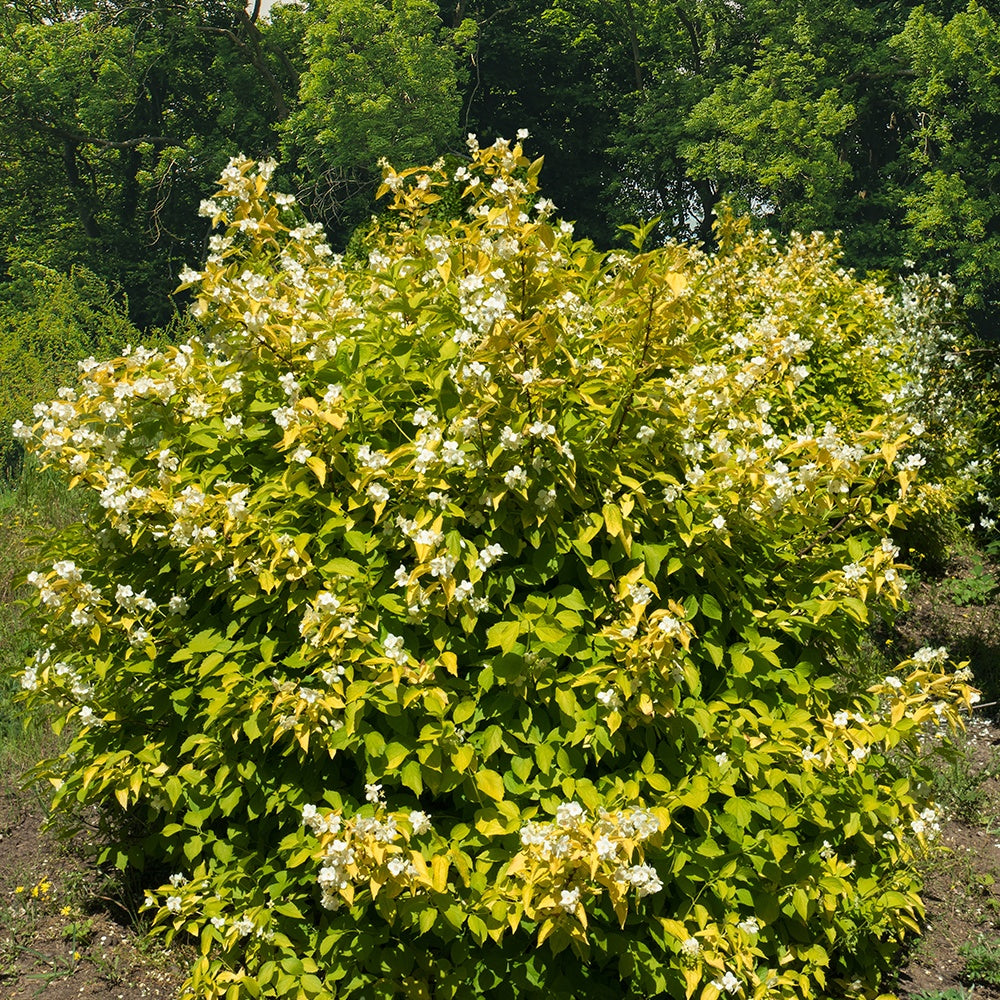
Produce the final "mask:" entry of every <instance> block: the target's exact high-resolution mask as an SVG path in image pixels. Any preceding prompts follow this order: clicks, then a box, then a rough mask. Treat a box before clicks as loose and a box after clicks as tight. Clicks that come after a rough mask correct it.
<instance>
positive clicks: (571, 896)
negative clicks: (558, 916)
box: [559, 889, 580, 913]
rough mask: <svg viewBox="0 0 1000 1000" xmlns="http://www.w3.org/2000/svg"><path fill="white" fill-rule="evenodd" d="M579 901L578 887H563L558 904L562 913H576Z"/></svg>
mask: <svg viewBox="0 0 1000 1000" xmlns="http://www.w3.org/2000/svg"><path fill="white" fill-rule="evenodd" d="M579 902H580V890H579V889H563V891H562V894H561V895H560V897H559V906H560V908H561V909H562V910H563V912H564V913H576V908H577V905H578V904H579Z"/></svg>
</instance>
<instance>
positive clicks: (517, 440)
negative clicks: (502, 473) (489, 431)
mask: <svg viewBox="0 0 1000 1000" xmlns="http://www.w3.org/2000/svg"><path fill="white" fill-rule="evenodd" d="M521 443H522V439H521V435H520V434H518V433H517V431H516V430H514V428H513V427H504V428H502V429H501V431H500V447H501V448H504V449H505V450H507V451H514V450H515V449H516V448H520V447H521ZM518 468H519V466H518Z"/></svg>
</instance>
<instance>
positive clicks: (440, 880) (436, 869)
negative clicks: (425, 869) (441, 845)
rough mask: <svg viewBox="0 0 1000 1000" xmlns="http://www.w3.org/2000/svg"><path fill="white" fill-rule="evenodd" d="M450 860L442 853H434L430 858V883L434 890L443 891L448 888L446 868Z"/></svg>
mask: <svg viewBox="0 0 1000 1000" xmlns="http://www.w3.org/2000/svg"><path fill="white" fill-rule="evenodd" d="M450 864H451V862H450V861H449V860H448V858H447V857H445V855H443V854H435V855H434V857H433V858H431V885H432V886H433V888H434V890H435V891H436V892H444V891H445V890H446V889H447V888H448V868H449V867H450Z"/></svg>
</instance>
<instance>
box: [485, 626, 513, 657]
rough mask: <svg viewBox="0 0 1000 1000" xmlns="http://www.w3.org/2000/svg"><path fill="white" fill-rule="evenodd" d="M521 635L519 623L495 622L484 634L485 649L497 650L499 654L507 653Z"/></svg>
mask: <svg viewBox="0 0 1000 1000" xmlns="http://www.w3.org/2000/svg"><path fill="white" fill-rule="evenodd" d="M520 634H521V625H520V622H516V621H505V622H497V623H496V625H493V626H491V627H490V628H489V629H488V630H487V632H486V639H487V645H486V648H487V649H496V648H499V649H500V651H501V653H509V652H510V651H511V650H512V649H513V648H514V645H515V644H516V643H517V640H518V636H519V635H520Z"/></svg>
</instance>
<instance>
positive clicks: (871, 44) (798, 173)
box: [0, 0, 1000, 331]
mask: <svg viewBox="0 0 1000 1000" xmlns="http://www.w3.org/2000/svg"><path fill="white" fill-rule="evenodd" d="M998 39H1000V26H998V24H997V19H996V16H995V15H994V14H993V13H991V12H990V10H989V9H988V8H987V7H986V6H983V5H980V4H978V3H976V2H975V0H973V2H970V3H968V4H965V3H955V2H946V0H935V2H932V3H926V4H921V5H917V4H915V3H910V2H893V3H889V2H884V3H875V4H870V3H866V4H862V3H859V2H857V0H833V2H832V3H831V2H827V3H822V4H821V3H817V2H815V0H807V2H804V3H801V4H798V5H796V9H795V16H794V17H789V15H788V6H787V4H781V3H777V2H775V0H745V2H739V0H699V2H691V0H668V2H662V0H524V2H521V3H518V4H516V5H511V4H508V3H505V2H501V0H459V2H458V3H457V4H452V3H447V4H445V3H442V2H440V0H439V2H438V3H435V2H434V0H379V2H374V3H361V2H359V0H310V2H308V3H301V4H294V5H293V4H284V5H282V4H278V5H276V6H274V7H273V8H272V9H271V10H270V12H269V14H268V16H267V17H261V16H260V5H259V4H255V5H252V6H251V7H250V8H249V9H245V8H244V7H243V6H242V4H241V2H240V0H197V2H194V3H186V4H178V3H169V2H160V0H156V2H120V0H106V2H103V0H102V2H94V0H88V2H84V3H69V2H64V0H17V2H12V3H8V4H6V5H5V6H4V8H3V11H2V12H0V66H2V67H3V69H2V70H0V96H2V98H3V100H2V103H0V177H2V184H0V246H2V250H0V254H2V257H0V266H2V268H3V270H4V271H5V272H8V273H9V271H10V268H11V267H12V266H16V265H18V264H20V263H24V262H35V263H39V264H42V265H44V266H47V267H51V268H54V269H56V270H60V271H63V272H67V273H68V271H69V269H70V268H71V267H73V266H84V267H87V268H88V269H90V270H92V271H94V272H95V273H96V274H99V275H101V276H102V277H103V278H104V279H105V280H110V281H112V282H113V283H116V284H119V285H121V286H122V287H123V288H124V289H125V290H126V292H128V294H129V301H130V303H131V308H132V314H133V319H134V320H136V321H137V322H139V323H140V325H146V326H148V325H149V324H150V323H154V322H162V321H163V320H164V319H165V318H166V316H165V314H164V312H165V306H164V303H169V301H170V300H169V298H168V297H167V296H166V295H165V294H164V293H165V292H169V290H170V289H171V288H172V287H173V286H174V284H175V281H176V275H177V273H178V271H179V268H180V264H181V261H183V260H190V259H196V258H197V257H198V256H199V254H200V253H201V252H202V251H203V250H204V243H205V240H206V238H207V226H206V224H205V222H204V220H203V219H199V218H198V216H197V215H196V213H195V211H194V208H195V207H196V206H197V204H198V201H199V200H200V192H202V191H204V190H205V189H206V188H207V186H208V185H209V183H210V181H211V178H212V177H214V176H216V175H217V174H218V172H219V170H220V169H221V167H222V166H223V165H224V163H225V162H227V160H228V158H229V157H230V156H232V155H235V154H236V153H239V152H243V153H246V154H248V155H252V156H261V157H267V156H272V155H273V156H275V157H276V158H277V159H278V160H279V168H278V170H279V176H280V177H282V178H283V180H284V182H285V185H286V187H290V188H292V189H293V190H295V192H296V194H297V195H298V198H299V200H300V202H301V203H302V204H303V205H304V206H305V207H306V209H307V211H308V212H309V214H310V217H311V218H313V219H316V220H317V221H319V222H322V223H323V224H324V225H325V227H326V229H327V231H328V232H329V233H330V234H331V238H332V240H333V242H334V244H339V245H340V247H341V248H342V247H343V246H345V245H346V244H347V243H348V241H349V239H350V237H351V234H352V232H353V231H354V229H355V227H356V226H357V225H358V224H359V223H362V222H366V220H367V218H368V216H369V215H370V214H371V213H372V212H374V211H376V210H377V207H376V204H375V199H374V194H375V189H376V187H377V181H378V174H379V170H378V162H379V160H380V158H382V157H384V156H386V155H387V154H390V153H391V156H392V157H393V158H394V160H395V161H396V162H400V163H407V162H409V163H414V162H419V161H426V162H429V161H431V160H433V159H434V158H436V157H438V156H441V155H448V154H451V155H452V156H455V157H456V158H461V157H463V156H464V155H465V153H464V148H465V147H464V138H465V135H466V133H468V132H470V131H472V132H476V133H478V134H480V135H481V136H482V137H483V140H484V141H491V140H492V138H494V137H496V136H498V135H511V134H514V133H515V132H516V131H517V130H518V129H521V128H527V129H528V130H529V132H530V133H531V135H532V142H533V148H534V149H536V150H538V151H539V152H540V153H541V154H543V155H544V157H545V159H546V163H547V167H546V174H547V177H548V189H549V193H550V194H551V196H552V198H553V199H554V200H555V202H556V203H557V205H558V206H559V208H560V210H561V212H562V214H563V215H564V216H565V217H567V218H572V219H574V220H575V221H576V223H577V225H578V227H579V231H580V232H582V233H585V234H587V235H588V236H590V237H591V238H592V239H594V240H595V242H596V243H597V244H598V245H601V246H611V245H614V244H615V243H621V242H622V241H623V237H622V235H621V233H620V231H619V226H621V225H622V224H623V223H628V222H634V221H635V219H636V217H646V218H649V217H652V216H658V217H660V219H661V221H660V224H659V227H658V229H657V230H656V231H655V233H654V238H656V239H659V240H663V239H666V238H669V237H674V238H680V239H686V240H690V241H692V242H701V243H703V244H705V245H708V246H711V244H712V228H711V226H712V220H713V218H714V215H715V212H716V210H717V208H718V206H719V204H720V201H721V200H722V199H727V200H729V201H730V202H731V203H732V204H733V205H734V206H735V207H736V208H739V209H742V210H745V211H747V212H749V213H750V214H751V215H752V216H753V217H754V218H755V219H756V220H758V222H759V223H760V224H761V225H762V226H766V227H768V228H770V229H771V230H772V231H774V232H776V233H778V234H784V235H787V234H789V233H791V232H792V231H793V230H806V231H808V230H813V229H821V230H824V231H827V232H831V233H832V232H839V233H840V234H841V241H842V244H843V246H844V248H845V252H846V258H847V261H848V263H850V264H852V265H854V266H857V267H860V268H863V269H867V270H871V271H891V272H898V271H899V270H900V269H904V270H906V269H907V268H909V267H911V265H910V264H909V263H908V262H912V267H913V268H915V269H917V270H921V269H929V270H935V271H936V270H945V271H948V272H950V273H951V274H953V276H954V278H955V280H956V283H957V285H958V288H959V292H960V295H961V297H962V299H963V303H964V305H965V307H966V308H967V309H969V310H970V311H971V313H972V315H973V316H974V318H975V319H977V321H978V323H979V326H980V328H981V329H983V330H987V331H988V330H989V329H990V328H991V326H992V323H993V321H992V320H991V316H992V313H993V312H995V308H996V305H997V303H998V300H1000V245H998V240H1000V207H998V198H1000V191H998V185H997V171H998V169H1000V168H998V167H997V163H998V162H1000V156H998V151H997V143H998V142H1000V139H998V136H1000V128H998V124H1000V123H998V121H997V116H998V113H1000V97H998V93H1000V87H998V84H997V82H996V81H997V79H998V75H997V69H998V67H1000V54H998V47H1000V42H998ZM456 162H457V161H456Z"/></svg>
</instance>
